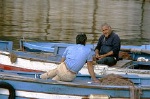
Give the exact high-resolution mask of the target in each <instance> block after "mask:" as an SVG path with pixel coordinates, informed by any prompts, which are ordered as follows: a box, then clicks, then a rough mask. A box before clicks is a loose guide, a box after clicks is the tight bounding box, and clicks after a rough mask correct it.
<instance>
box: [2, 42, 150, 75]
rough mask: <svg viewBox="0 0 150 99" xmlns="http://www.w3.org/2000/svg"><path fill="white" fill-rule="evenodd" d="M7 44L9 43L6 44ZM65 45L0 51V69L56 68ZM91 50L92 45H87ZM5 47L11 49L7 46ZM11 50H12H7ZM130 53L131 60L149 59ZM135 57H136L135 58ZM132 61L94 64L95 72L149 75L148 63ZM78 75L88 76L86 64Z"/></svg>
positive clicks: (144, 54)
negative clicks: (109, 65) (47, 48)
mask: <svg viewBox="0 0 150 99" xmlns="http://www.w3.org/2000/svg"><path fill="white" fill-rule="evenodd" d="M7 44H9V43H7ZM66 46H69V45H65V44H62V45H61V44H60V45H59V44H58V43H57V46H55V47H54V52H51V53H49V52H47V53H44V52H29V51H16V50H11V51H0V68H1V69H4V70H17V71H18V70H19V71H28V72H29V71H30V72H45V71H48V70H50V69H54V68H56V67H57V64H59V63H60V59H61V55H62V52H63V51H64V50H65V48H66ZM87 46H88V47H91V48H93V47H92V46H93V45H87ZM7 47H12V45H11V46H7ZM9 49H12V48H9ZM135 54H136V55H134V53H132V55H133V56H134V57H133V58H134V59H133V60H136V59H137V58H138V57H137V56H138V55H139V57H144V58H148V59H149V58H150V57H149V54H146V53H138V54H137V53H135ZM135 56H136V57H135ZM133 60H126V59H123V60H120V61H118V62H117V64H116V65H115V66H113V67H108V66H106V65H98V64H95V72H96V73H97V74H99V75H101V74H103V73H107V74H109V73H112V72H115V73H116V74H120V73H122V74H124V73H136V74H150V61H143V60H142V61H133ZM79 74H88V71H87V68H86V64H85V66H84V67H83V69H81V71H79Z"/></svg>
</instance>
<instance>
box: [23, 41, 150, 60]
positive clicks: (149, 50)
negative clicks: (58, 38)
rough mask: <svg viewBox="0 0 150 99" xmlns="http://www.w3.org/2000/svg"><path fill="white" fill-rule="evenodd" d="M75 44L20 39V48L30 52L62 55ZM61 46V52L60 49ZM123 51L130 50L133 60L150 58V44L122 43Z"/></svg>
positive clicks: (92, 46) (90, 45) (92, 45)
mask: <svg viewBox="0 0 150 99" xmlns="http://www.w3.org/2000/svg"><path fill="white" fill-rule="evenodd" d="M71 45H74V44H73V43H71V44H70V43H59V42H37V41H29V40H24V39H21V40H20V49H22V50H23V51H28V52H50V53H54V54H55V55H56V54H59V55H62V53H63V52H64V50H65V48H66V47H68V46H71ZM86 46H88V47H90V48H91V49H92V50H94V48H95V46H96V44H87V45H86ZM58 48H59V52H57V51H58ZM121 51H124V52H128V53H129V54H130V55H131V58H132V60H137V59H138V58H139V57H145V58H146V59H149V60H150V57H149V55H150V45H141V46H135V45H121Z"/></svg>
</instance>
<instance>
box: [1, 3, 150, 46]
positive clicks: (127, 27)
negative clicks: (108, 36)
mask: <svg viewBox="0 0 150 99" xmlns="http://www.w3.org/2000/svg"><path fill="white" fill-rule="evenodd" d="M149 11H150V1H149V0H0V39H1V40H12V41H13V42H14V44H15V46H17V45H18V44H19V43H18V41H19V39H20V38H22V37H24V38H28V39H32V40H38V41H54V42H73V43H74V42H75V39H74V38H75V36H76V34H77V33H78V32H85V33H86V34H87V36H88V43H96V42H97V40H98V38H99V36H100V34H101V32H100V31H99V27H100V25H101V24H102V23H104V22H108V23H110V24H111V25H112V28H113V29H114V30H115V31H116V33H117V34H118V35H119V36H120V38H121V40H122V44H134V45H137V44H147V43H149V42H150V39H149V37H150V34H149V31H150V28H149V27H150V20H149V19H150V13H149Z"/></svg>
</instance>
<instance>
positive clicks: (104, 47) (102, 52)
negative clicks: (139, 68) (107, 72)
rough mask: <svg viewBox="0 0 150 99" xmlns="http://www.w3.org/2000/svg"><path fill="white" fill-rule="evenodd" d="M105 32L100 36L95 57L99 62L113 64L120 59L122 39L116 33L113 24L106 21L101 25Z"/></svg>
mask: <svg viewBox="0 0 150 99" xmlns="http://www.w3.org/2000/svg"><path fill="white" fill-rule="evenodd" d="M101 30H102V32H103V34H102V35H101V36H100V38H99V41H98V43H97V46H96V48H95V55H96V56H95V57H96V62H97V63H98V64H105V65H108V66H113V65H115V64H116V63H117V61H118V59H119V58H118V55H119V51H120V46H121V44H120V43H121V41H120V38H119V36H118V35H117V34H115V33H114V32H113V31H112V29H111V26H110V25H108V24H107V23H104V24H103V25H102V26H101Z"/></svg>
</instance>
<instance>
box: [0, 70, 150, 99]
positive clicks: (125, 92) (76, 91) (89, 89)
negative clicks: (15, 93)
mask: <svg viewBox="0 0 150 99" xmlns="http://www.w3.org/2000/svg"><path fill="white" fill-rule="evenodd" d="M1 73H7V75H8V74H9V73H10V75H8V76H6V75H5V76H3V77H2V76H0V81H5V82H8V83H9V84H11V85H12V86H13V87H14V88H15V89H16V90H26V91H33V92H34V91H36V92H44V93H49V94H65V95H81V96H87V95H90V94H106V95H108V96H111V97H118V98H119V97H122V98H129V97H130V91H131V88H130V87H129V86H104V85H100V84H97V83H88V82H90V81H91V78H90V76H89V75H78V76H77V78H76V79H75V80H74V81H73V82H61V81H59V82H57V81H53V80H51V79H47V80H43V79H39V78H38V77H39V75H40V73H31V72H30V73H28V72H15V71H14V72H11V71H9V72H6V71H1ZM14 74H15V75H17V76H19V75H20V76H21V77H20V78H19V77H17V76H16V77H15V76H13V75H14ZM122 76H124V77H128V78H129V79H131V80H132V81H133V82H134V83H135V85H136V88H139V89H140V91H141V92H142V94H141V98H148V97H150V94H148V93H150V77H143V76H142V77H140V76H138V75H122ZM26 77H28V78H26ZM97 77H98V78H101V77H102V76H97ZM145 82H147V83H145Z"/></svg>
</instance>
